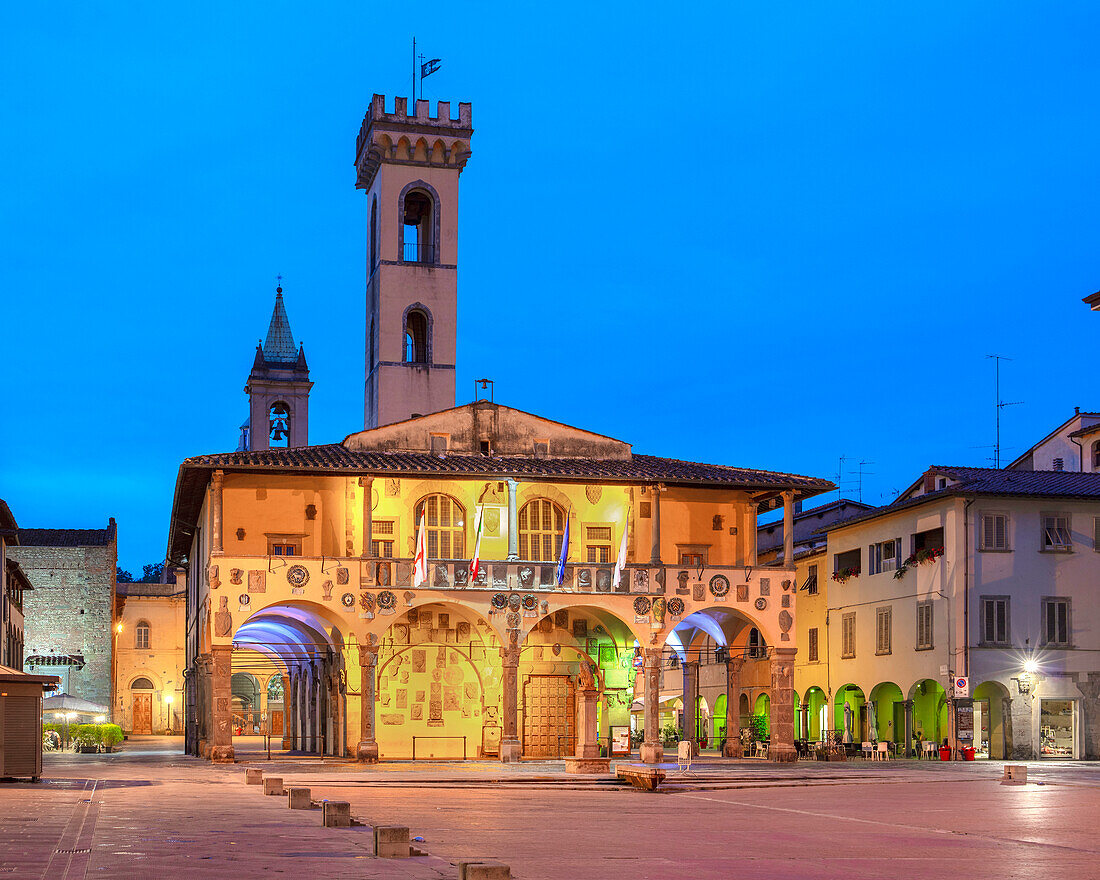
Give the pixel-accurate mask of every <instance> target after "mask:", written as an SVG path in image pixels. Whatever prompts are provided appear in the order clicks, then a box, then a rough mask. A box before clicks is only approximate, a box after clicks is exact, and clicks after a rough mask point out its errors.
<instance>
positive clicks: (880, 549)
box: [867, 538, 901, 574]
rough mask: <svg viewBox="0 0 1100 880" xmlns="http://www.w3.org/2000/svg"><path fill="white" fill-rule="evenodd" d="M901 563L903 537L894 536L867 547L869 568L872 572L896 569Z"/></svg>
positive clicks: (878, 572) (880, 572)
mask: <svg viewBox="0 0 1100 880" xmlns="http://www.w3.org/2000/svg"><path fill="white" fill-rule="evenodd" d="M900 564H901V538H893V539H891V540H889V541H882V542H880V543H878V544H871V545H869V546H868V548H867V570H868V571H869V572H870V573H871V574H882V572H884V571H894V570H895V569H896V568H897V567H898V566H899V565H900Z"/></svg>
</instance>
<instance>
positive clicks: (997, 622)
mask: <svg viewBox="0 0 1100 880" xmlns="http://www.w3.org/2000/svg"><path fill="white" fill-rule="evenodd" d="M981 607H982V620H981V627H982V644H984V645H1002V646H1007V645H1008V624H1009V619H1008V596H983V597H982V606H981Z"/></svg>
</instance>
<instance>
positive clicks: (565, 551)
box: [557, 513, 569, 587]
mask: <svg viewBox="0 0 1100 880" xmlns="http://www.w3.org/2000/svg"><path fill="white" fill-rule="evenodd" d="M568 558H569V514H568V513H566V514H565V534H564V535H562V537H561V556H560V557H559V558H558V571H557V580H558V586H559V587H560V586H561V585H562V581H564V580H565V561H566V560H567V559H568Z"/></svg>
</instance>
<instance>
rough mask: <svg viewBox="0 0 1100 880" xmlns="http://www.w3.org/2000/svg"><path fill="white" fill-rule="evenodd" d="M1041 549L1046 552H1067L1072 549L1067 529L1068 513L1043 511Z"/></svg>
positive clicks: (1071, 540)
mask: <svg viewBox="0 0 1100 880" xmlns="http://www.w3.org/2000/svg"><path fill="white" fill-rule="evenodd" d="M1042 520H1043V535H1042V539H1043V550H1044V551H1045V552H1048V553H1068V552H1069V551H1071V550H1072V549H1073V539H1072V538H1071V536H1070V531H1069V514H1066V513H1044V514H1043V516H1042Z"/></svg>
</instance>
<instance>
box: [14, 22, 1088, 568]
mask: <svg viewBox="0 0 1100 880" xmlns="http://www.w3.org/2000/svg"><path fill="white" fill-rule="evenodd" d="M1098 31H1100V6H1097V5H1096V4H1089V3H1062V4H1053V5H1052V4H1045V5H1041V6H1039V5H1036V4H1033V3H1021V2H1008V3H996V4H992V3H988V4H970V3H962V4H959V3H922V4H909V5H908V8H904V5H903V4H867V3H833V4H821V3H774V2H773V3H758V4H744V3H741V4H726V3H697V4H691V5H690V6H689V8H688V9H687V11H680V10H679V9H678V8H677V5H675V4H668V5H650V4H645V3H629V4H627V3H607V4H594V3H568V2H567V3H557V4H544V5H540V6H539V7H537V10H536V11H530V8H529V7H527V6H526V5H525V4H505V3H500V4H495V5H482V4H473V3H462V4H456V3H445V4H433V3H416V4H396V5H395V4H389V5H387V4H374V3H371V4H368V3H312V4H305V3H286V2H265V3H246V2H233V3H190V4H161V3H155V4H150V3H122V2H114V3H70V2H62V3H59V4H52V5H51V6H50V7H49V8H48V9H46V8H45V7H43V6H42V5H41V4H34V3H30V4H8V5H7V6H6V7H5V9H4V10H3V11H2V12H0V76H2V83H3V87H2V89H0V150H2V157H0V158H2V162H0V175H2V180H0V302H2V306H3V307H2V309H0V326H2V329H3V334H2V337H3V341H2V343H0V351H2V352H3V364H4V376H5V379H6V381H5V385H4V397H3V407H2V409H0V413H2V430H0V497H3V498H5V499H6V500H7V501H8V502H9V503H10V505H11V507H12V510H13V511H14V513H15V515H16V517H17V518H18V520H19V522H20V524H21V525H24V526H40V527H41V526H51V527H61V526H68V527H97V526H102V525H104V524H105V523H106V520H107V518H108V517H109V516H114V517H116V518H117V520H118V522H119V553H120V562H121V563H122V564H123V566H124V567H126V568H130V569H132V570H134V571H135V573H139V572H140V569H141V565H142V564H143V563H145V562H151V561H155V560H157V559H159V558H161V557H162V555H163V553H164V546H165V539H166V532H167V524H168V516H169V509H170V505H171V498H172V490H173V486H174V481H175V477H176V471H177V468H178V465H179V462H180V460H181V459H183V458H184V457H186V456H189V455H195V454H198V453H204V452H215V451H223V450H230V449H233V448H235V446H236V443H237V433H238V426H239V425H240V424H241V422H242V421H243V419H244V418H245V415H246V408H245V397H244V394H243V393H242V388H243V386H244V383H245V380H246V378H247V376H248V371H249V368H250V366H251V363H252V357H253V352H254V346H255V344H256V340H257V338H258V337H260V336H261V335H263V334H264V333H265V332H266V328H267V322H268V318H269V316H270V313H271V308H272V302H273V287H274V280H275V276H276V275H277V274H279V273H281V274H282V275H283V276H284V279H285V280H284V286H285V288H286V304H287V309H288V312H289V315H290V321H291V326H292V328H293V330H294V334H295V337H296V339H299V340H303V341H304V342H305V347H306V354H307V356H308V359H309V366H310V368H311V370H312V378H313V380H314V381H315V382H316V385H315V387H314V389H313V394H312V398H311V401H312V403H311V407H310V409H311V425H310V438H311V441H312V442H314V443H325V442H332V441H338V440H340V439H341V438H342V437H343V436H344V435H345V434H347V433H349V432H351V431H353V430H356V429H359V428H360V427H361V426H362V405H363V338H364V329H363V323H364V322H363V312H364V303H363V282H364V262H365V256H364V226H365V223H364V217H365V199H364V197H363V195H362V193H360V192H358V191H356V189H355V187H354V181H355V176H354V171H353V168H352V160H353V157H354V146H355V136H356V133H357V131H358V128H359V123H360V121H361V119H362V116H363V113H364V110H365V109H366V107H367V105H368V103H369V101H370V96H371V94H372V93H373V92H381V93H384V94H386V95H388V96H392V95H394V94H402V95H405V94H408V93H409V87H410V86H409V80H410V66H411V64H410V39H411V37H412V36H413V35H414V34H415V35H416V37H417V39H418V44H419V46H420V47H422V48H423V51H424V52H425V53H426V54H428V56H429V57H432V56H439V57H442V59H443V67H442V70H441V71H440V72H439V73H437V74H435V75H434V76H433V77H431V78H429V79H428V80H427V81H426V83H425V85H426V97H429V98H431V99H432V100H436V99H439V98H443V99H449V100H451V101H454V102H457V101H460V100H461V101H471V102H473V119H474V126H475V129H476V134H475V136H474V142H473V151H474V155H473V158H472V159H471V160H470V163H469V165H468V166H467V169H466V171H465V172H464V173H463V175H462V204H461V211H460V216H461V235H460V257H459V263H460V281H459V339H458V344H459V362H458V382H457V384H458V400H459V402H460V403H461V402H466V401H468V400H469V399H471V397H472V394H473V388H472V380H473V379H474V378H475V377H479V376H490V377H492V378H494V379H495V380H496V399H497V400H498V401H499V402H501V403H505V404H508V405H511V406H516V407H519V408H522V409H527V410H532V411H534V412H537V413H540V414H542V415H545V416H548V417H550V418H554V419H558V420H561V421H565V422H569V423H572V424H575V425H578V426H581V427H585V428H589V429H591V430H594V431H598V432H601V433H605V434H610V435H612V436H615V437H619V438H622V439H625V440H628V441H631V442H633V443H634V448H635V449H636V450H637V451H640V452H647V453H654V454H659V455H667V456H672V457H680V458H687V459H697V460H703V461H711V462H722V463H729V464H736V465H745V466H754V467H761V468H771V469H777V470H786V471H795V472H799V473H805V474H812V475H817V476H823V477H828V478H830V479H835V478H836V474H837V469H838V460H839V457H840V456H842V455H844V456H847V457H848V458H849V460H850V464H848V465H846V468H848V467H850V468H851V471H850V473H849V472H847V471H846V474H845V480H844V482H845V489H847V490H848V494H852V495H854V494H855V492H856V484H855V480H854V472H855V467H856V463H857V462H859V461H860V460H861V459H864V460H868V461H871V462H874V464H870V465H866V466H865V470H866V471H868V472H869V473H868V474H867V475H866V476H865V477H864V481H863V497H864V500H868V501H872V502H876V503H878V502H884V501H888V500H890V499H891V498H892V497H893V493H894V492H895V491H896V490H897V489H899V488H901V487H902V486H903V485H905V484H907V483H908V482H910V481H911V480H912V479H914V478H915V477H916V476H917V475H918V474H919V472H920V471H921V470H923V469H924V468H925V467H926V466H927V465H928V464H930V463H952V464H983V463H985V462H986V460H987V459H988V458H989V457H990V456H991V454H992V449H991V448H989V447H991V444H992V443H993V441H994V431H993V427H994V407H993V403H994V399H995V398H994V391H993V367H992V362H991V361H988V360H986V355H988V354H991V353H998V354H1003V355H1006V356H1008V357H1011V358H1013V360H1012V361H1010V362H1006V363H1005V364H1004V366H1003V369H1002V398H1003V399H1004V400H1011V401H1017V400H1019V401H1024V404H1023V405H1021V406H1016V407H1011V408H1009V409H1007V410H1005V413H1004V416H1005V418H1004V433H1003V442H1004V445H1005V447H1006V456H1007V458H1011V457H1013V455H1014V454H1015V453H1017V452H1019V451H1020V450H1022V449H1023V448H1026V447H1027V446H1028V445H1030V443H1031V442H1033V441H1034V440H1037V439H1038V438H1039V437H1041V436H1042V435H1043V434H1045V433H1046V432H1047V431H1048V430H1049V429H1051V428H1053V427H1054V426H1055V425H1057V424H1058V423H1060V422H1061V421H1063V420H1064V419H1065V418H1067V417H1068V416H1069V415H1070V414H1071V413H1072V412H1073V407H1074V406H1075V405H1079V406H1081V407H1082V408H1094V409H1100V393H1098V391H1097V387H1096V379H1095V364H1096V352H1097V345H1096V340H1097V334H1098V331H1100V315H1095V314H1092V313H1090V312H1089V311H1088V310H1087V307H1086V306H1084V305H1083V304H1082V303H1081V301H1080V300H1081V297H1082V296H1084V295H1086V294H1088V293H1091V292H1092V291H1094V290H1096V289H1097V288H1098V287H1100V267H1098V266H1097V233H1098V230H1100V211H1097V210H1096V200H1097V189H1098V187H1097V184H1098V182H1100V181H1098V178H1100V163H1098V162H1097V160H1096V156H1097V150H1096V144H1097V136H1098V134H1100V117H1098V114H1097V95H1100V53H1097V51H1096V40H1095V38H1096V34H1097V32H1098Z"/></svg>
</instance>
